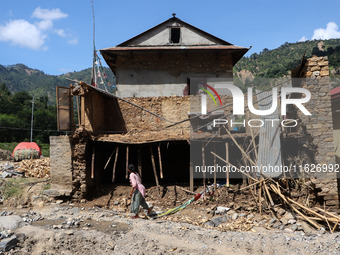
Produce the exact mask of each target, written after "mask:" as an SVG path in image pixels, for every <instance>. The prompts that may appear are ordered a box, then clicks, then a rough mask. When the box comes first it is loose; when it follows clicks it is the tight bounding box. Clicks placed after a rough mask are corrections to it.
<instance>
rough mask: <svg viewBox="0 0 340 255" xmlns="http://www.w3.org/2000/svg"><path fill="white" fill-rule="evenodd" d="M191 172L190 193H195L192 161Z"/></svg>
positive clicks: (191, 164)
mask: <svg viewBox="0 0 340 255" xmlns="http://www.w3.org/2000/svg"><path fill="white" fill-rule="evenodd" d="M189 171H190V191H191V192H193V191H194V166H193V163H192V162H191V161H190V166H189Z"/></svg>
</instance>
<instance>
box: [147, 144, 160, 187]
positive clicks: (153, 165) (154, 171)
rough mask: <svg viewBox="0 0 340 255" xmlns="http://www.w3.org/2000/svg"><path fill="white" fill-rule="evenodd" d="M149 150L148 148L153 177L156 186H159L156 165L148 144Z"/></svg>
mask: <svg viewBox="0 0 340 255" xmlns="http://www.w3.org/2000/svg"><path fill="white" fill-rule="evenodd" d="M149 148H150V155H151V163H152V169H153V174H154V175H155V180H156V185H157V186H159V182H158V176H157V171H156V164H155V157H154V155H153V151H152V145H151V144H150V147H149Z"/></svg>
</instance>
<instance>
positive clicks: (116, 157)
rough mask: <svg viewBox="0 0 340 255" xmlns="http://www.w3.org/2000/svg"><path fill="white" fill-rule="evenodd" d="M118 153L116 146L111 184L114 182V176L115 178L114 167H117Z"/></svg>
mask: <svg viewBox="0 0 340 255" xmlns="http://www.w3.org/2000/svg"><path fill="white" fill-rule="evenodd" d="M118 151H119V146H118V145H117V146H116V156H115V162H114V163H113V169H112V182H114V181H115V176H116V165H117V159H118Z"/></svg>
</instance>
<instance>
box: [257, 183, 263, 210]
mask: <svg viewBox="0 0 340 255" xmlns="http://www.w3.org/2000/svg"><path fill="white" fill-rule="evenodd" d="M261 192H262V182H261V183H260V188H259V194H258V200H259V209H260V214H261V215H262V201H261Z"/></svg>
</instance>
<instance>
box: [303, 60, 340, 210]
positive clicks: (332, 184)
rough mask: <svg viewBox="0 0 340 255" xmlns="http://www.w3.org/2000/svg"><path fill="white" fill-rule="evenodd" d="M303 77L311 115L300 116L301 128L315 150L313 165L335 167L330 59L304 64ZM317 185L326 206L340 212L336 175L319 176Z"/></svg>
mask: <svg viewBox="0 0 340 255" xmlns="http://www.w3.org/2000/svg"><path fill="white" fill-rule="evenodd" d="M300 77H303V78H305V80H304V81H303V82H302V84H301V86H302V87H303V88H306V89H308V90H309V91H310V93H311V100H310V101H309V102H308V106H307V108H308V109H309V111H310V112H311V113H312V115H310V116H306V115H303V114H300V115H299V117H300V119H301V122H302V129H303V132H304V135H305V136H306V140H307V144H308V146H309V147H311V148H312V150H314V158H313V162H312V163H315V164H321V165H322V164H325V165H329V164H333V165H334V164H335V147H334V139H333V120H332V110H331V109H332V106H331V97H330V90H331V85H330V78H329V66H328V57H327V56H324V57H316V56H313V57H312V58H309V59H307V60H306V61H305V62H304V66H303V68H302V72H301V74H300ZM317 178H318V179H317V181H316V183H315V185H316V188H317V190H318V193H317V196H318V199H319V201H321V202H322V201H324V203H325V205H326V206H329V207H331V208H332V209H334V210H339V208H340V207H339V206H340V204H339V194H338V183H337V178H339V176H337V173H335V172H334V171H333V172H327V173H319V174H317Z"/></svg>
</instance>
